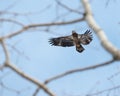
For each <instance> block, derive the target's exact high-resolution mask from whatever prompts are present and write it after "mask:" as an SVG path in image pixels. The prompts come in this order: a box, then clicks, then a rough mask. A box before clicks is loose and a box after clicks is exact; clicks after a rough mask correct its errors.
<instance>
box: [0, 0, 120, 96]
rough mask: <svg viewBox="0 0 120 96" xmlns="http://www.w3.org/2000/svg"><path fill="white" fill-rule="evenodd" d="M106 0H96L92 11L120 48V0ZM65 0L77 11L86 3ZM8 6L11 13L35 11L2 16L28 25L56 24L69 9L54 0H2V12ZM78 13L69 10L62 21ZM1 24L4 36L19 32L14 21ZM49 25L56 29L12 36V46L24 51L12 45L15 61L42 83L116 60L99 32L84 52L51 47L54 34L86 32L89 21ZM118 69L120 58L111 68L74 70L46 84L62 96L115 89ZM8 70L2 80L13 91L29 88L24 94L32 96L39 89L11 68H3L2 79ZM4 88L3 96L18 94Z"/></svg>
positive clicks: (12, 56)
mask: <svg viewBox="0 0 120 96" xmlns="http://www.w3.org/2000/svg"><path fill="white" fill-rule="evenodd" d="M106 1H107V0H97V1H96V0H91V7H92V10H93V15H94V18H95V20H96V22H97V23H98V24H99V25H100V26H101V27H102V29H103V30H104V31H105V34H106V35H107V36H108V39H109V40H110V41H111V42H112V43H113V44H114V45H115V46H117V47H118V48H120V44H119V42H120V39H119V35H120V32H119V31H120V27H119V26H120V25H119V24H118V23H119V21H120V20H119V19H120V13H119V9H120V1H118V0H116V1H115V2H113V1H114V0H110V2H109V5H108V6H107V7H106ZM13 2H16V3H15V5H14V6H13V7H12V8H11V7H10V8H8V6H9V5H11V4H13ZM61 2H63V3H64V4H66V5H68V6H69V7H71V8H74V9H78V8H79V6H80V5H81V4H80V0H61ZM73 2H74V4H73ZM6 8H7V10H8V9H9V10H8V11H9V12H18V13H28V14H30V15H27V16H26V15H25V16H24V15H21V16H12V15H2V16H0V18H11V19H15V20H18V21H19V22H22V23H23V24H25V25H27V24H31V23H33V24H34V23H46V22H51V21H54V20H55V18H56V16H57V15H62V14H65V13H67V12H68V11H67V10H65V9H64V8H62V7H60V6H58V5H57V4H56V3H55V1H54V0H21V1H16V0H11V1H7V0H2V1H1V3H0V11H1V10H4V9H6ZM45 8H46V9H45ZM61 10H62V11H61ZM79 11H82V12H83V9H81V7H80V8H79ZM79 16H80V15H78V14H75V13H69V14H68V15H66V16H63V17H61V18H60V19H59V20H58V21H60V20H71V19H75V18H79ZM0 28H1V32H0V34H1V35H5V34H7V33H11V32H15V31H17V30H19V29H20V28H21V27H20V26H16V25H14V24H11V23H1V24H0ZM50 29H51V32H48V33H47V32H44V31H42V30H44V28H39V29H38V30H32V31H26V32H24V33H23V34H20V35H18V36H16V37H14V38H12V39H8V40H7V43H8V44H10V45H15V47H16V48H17V49H18V50H20V54H17V53H16V52H15V51H14V50H13V49H12V48H11V47H10V46H9V51H10V53H11V61H12V62H13V63H14V64H15V65H16V66H18V67H19V68H20V69H21V70H23V72H25V73H27V74H29V75H30V76H32V77H34V78H37V79H38V80H40V81H41V82H44V80H46V79H48V78H50V77H53V76H55V75H57V74H60V73H63V72H65V71H67V70H71V69H75V68H82V67H86V66H90V65H94V64H98V63H102V62H105V61H108V60H110V59H111V55H110V54H109V53H108V52H106V51H105V50H104V49H103V48H102V47H101V45H100V42H99V40H98V38H97V37H96V35H95V34H94V33H93V41H92V42H91V44H90V45H88V46H84V47H85V49H86V50H85V51H84V52H83V53H81V54H80V53H78V52H77V51H76V50H75V48H74V47H70V48H62V47H54V46H50V44H49V43H48V39H49V38H51V37H58V36H63V35H70V34H71V31H72V30H76V31H77V32H78V33H84V31H85V30H87V29H89V27H88V26H87V24H86V23H85V22H82V23H81V22H80V23H76V24H72V25H65V26H54V27H51V28H50ZM52 32H53V33H52ZM116 41H117V42H116ZM0 51H1V53H2V54H1V56H0V58H1V61H0V62H1V63H2V62H4V54H3V52H2V49H0ZM119 69H120V65H119V62H116V63H113V64H112V65H110V66H107V67H103V68H99V69H95V70H91V71H86V72H80V73H75V74H72V75H69V76H66V77H63V78H60V79H58V80H56V81H53V82H51V83H50V84H48V85H47V86H48V87H49V88H50V89H51V90H52V91H53V92H55V93H56V94H57V96H66V95H68V96H69V95H71V96H72V95H73V96H76V95H80V96H81V95H82V96H83V95H85V94H87V93H94V92H97V91H100V90H104V89H107V88H110V87H113V83H114V85H119V84H120V82H119V78H120V75H117V76H115V77H114V78H112V82H111V81H110V80H108V78H109V77H110V76H112V75H114V74H115V73H117V72H119ZM7 72H8V73H9V74H7V75H5V76H4V78H2V79H1V81H3V82H4V84H5V85H6V86H9V87H10V88H12V89H17V90H24V91H22V92H21V94H20V96H32V93H33V92H34V90H35V89H36V85H34V84H31V83H30V82H29V81H27V80H25V79H23V78H21V77H20V76H19V75H18V74H16V73H14V72H13V71H11V70H10V69H8V68H7V69H5V70H3V71H0V77H1V76H3V75H4V74H6V73H7ZM3 90H4V89H2V88H1V87H0V94H2V95H1V96H16V93H15V92H12V91H9V90H4V91H3ZM105 94H106V93H105ZM105 94H102V96H105ZM111 94H112V93H111ZM37 96H47V95H46V94H45V93H44V92H43V91H40V92H39V94H38V95H37Z"/></svg>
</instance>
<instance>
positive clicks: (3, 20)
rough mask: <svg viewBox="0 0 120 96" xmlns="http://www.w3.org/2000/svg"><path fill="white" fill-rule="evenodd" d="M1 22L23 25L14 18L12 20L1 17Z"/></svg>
mask: <svg viewBox="0 0 120 96" xmlns="http://www.w3.org/2000/svg"><path fill="white" fill-rule="evenodd" d="M0 21H1V22H12V23H15V24H18V25H20V26H24V25H23V24H22V23H21V22H18V21H16V20H12V19H4V18H1V19H0Z"/></svg>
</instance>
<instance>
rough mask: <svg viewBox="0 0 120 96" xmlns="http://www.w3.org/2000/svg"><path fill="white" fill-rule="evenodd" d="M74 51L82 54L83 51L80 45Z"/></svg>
mask: <svg viewBox="0 0 120 96" xmlns="http://www.w3.org/2000/svg"><path fill="white" fill-rule="evenodd" d="M76 50H77V51H78V52H80V53H81V52H83V51H84V50H85V49H84V48H83V47H82V45H80V44H79V45H76Z"/></svg>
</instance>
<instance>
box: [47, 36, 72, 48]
mask: <svg viewBox="0 0 120 96" xmlns="http://www.w3.org/2000/svg"><path fill="white" fill-rule="evenodd" d="M49 42H50V44H51V45H54V46H62V47H70V46H74V41H73V38H72V35H71V36H65V37H58V38H51V39H49Z"/></svg>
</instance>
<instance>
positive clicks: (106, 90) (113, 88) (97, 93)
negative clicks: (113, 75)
mask: <svg viewBox="0 0 120 96" xmlns="http://www.w3.org/2000/svg"><path fill="white" fill-rule="evenodd" d="M118 88H120V85H118V86H115V87H112V88H109V89H105V90H102V91H98V92H96V93H92V94H88V95H86V96H94V95H96V96H97V95H99V94H102V93H104V92H108V91H112V90H115V89H118Z"/></svg>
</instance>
